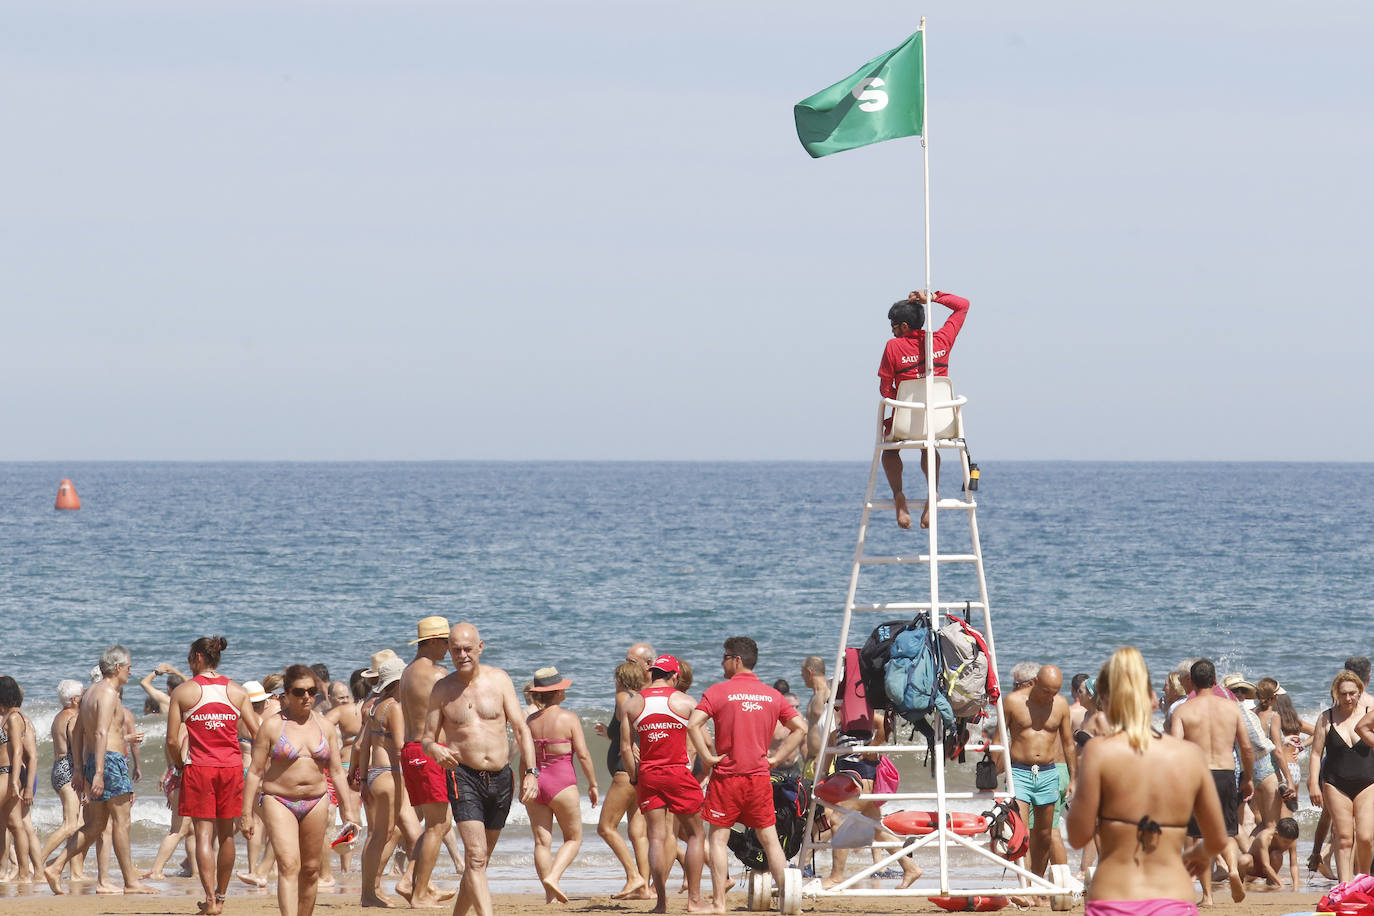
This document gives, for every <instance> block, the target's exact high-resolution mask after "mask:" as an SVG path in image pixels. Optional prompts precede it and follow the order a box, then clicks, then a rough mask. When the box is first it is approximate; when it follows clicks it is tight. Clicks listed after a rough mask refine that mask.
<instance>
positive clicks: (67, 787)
mask: <svg viewBox="0 0 1374 916" xmlns="http://www.w3.org/2000/svg"><path fill="white" fill-rule="evenodd" d="M84 692H85V688H84V687H82V686H81V682H80V681H73V680H65V681H62V682H61V683H59V684H58V685H57V700H58V702H59V703H61V704H62V709H61V710H60V711H59V712H58V713H57V715H55V716H53V720H52V733H51V734H52V755H53V762H52V790H53V791H54V792H56V793H57V797H58V798H59V799H61V801H62V823H61V824H59V825H58V827H57V829H56V830H54V831H53V832H52V833H51V834H50V835H49V836H48V839H47V841H46V842H45V843H44V844H43V851H42V852H41V853H40V856H39V857H40V858H41V859H42V860H43V861H44V862H46V861H48V856H50V855H52V853H53V851H54V850H56V849H57V847H59V846H61V845H62V844H63V843H65V842H67V840H68V839H70V838H71V836H72V834H74V833H76V831H77V829H78V828H80V826H81V798H80V796H78V795H77V794H76V790H75V789H73V788H72V729H73V728H75V727H76V707H77V705H78V704H79V703H80V702H81V695H82V694H83V693H84ZM72 864H73V865H76V864H77V861H76V860H75V859H72ZM76 871H77V873H78V874H79V873H80V869H79V868H78V869H76ZM144 877H147V876H146V875H145V876H144Z"/></svg>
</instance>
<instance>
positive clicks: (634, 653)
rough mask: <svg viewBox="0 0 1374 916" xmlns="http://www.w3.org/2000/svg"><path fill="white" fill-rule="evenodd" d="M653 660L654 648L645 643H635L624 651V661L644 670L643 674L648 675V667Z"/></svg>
mask: <svg viewBox="0 0 1374 916" xmlns="http://www.w3.org/2000/svg"><path fill="white" fill-rule="evenodd" d="M653 660H654V647H653V646H651V645H649V644H648V643H647V642H637V643H635V644H634V645H633V646H630V648H628V649H626V650H625V661H627V662H634V663H635V664H636V665H638V666H639V667H641V668H643V669H644V673H645V674H648V673H649V665H650V664H651V663H652V662H653Z"/></svg>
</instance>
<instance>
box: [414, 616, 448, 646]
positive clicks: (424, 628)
mask: <svg viewBox="0 0 1374 916" xmlns="http://www.w3.org/2000/svg"><path fill="white" fill-rule="evenodd" d="M415 631H416V632H417V633H418V634H419V635H418V636H416V637H415V638H414V639H412V640H411V641H410V642H409V643H408V645H412V646H413V645H415V644H416V643H417V642H424V641H425V640H426V639H448V618H447V617H426V618H425V619H424V620H421V621H420V622H419V623H418V624H416V625H415Z"/></svg>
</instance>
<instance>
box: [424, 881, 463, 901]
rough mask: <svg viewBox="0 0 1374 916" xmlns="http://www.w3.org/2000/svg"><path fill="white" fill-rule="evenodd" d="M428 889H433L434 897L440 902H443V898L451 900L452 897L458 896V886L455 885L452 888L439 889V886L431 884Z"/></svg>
mask: <svg viewBox="0 0 1374 916" xmlns="http://www.w3.org/2000/svg"><path fill="white" fill-rule="evenodd" d="M430 890H432V891H434V899H436V900H438V901H439V902H440V903H443V902H444V901H445V900H452V899H453V898H454V897H457V896H458V888H456V887H455V888H454V889H453V890H449V891H440V890H439V888H437V887H435V886H434V885H432V884H431V885H430Z"/></svg>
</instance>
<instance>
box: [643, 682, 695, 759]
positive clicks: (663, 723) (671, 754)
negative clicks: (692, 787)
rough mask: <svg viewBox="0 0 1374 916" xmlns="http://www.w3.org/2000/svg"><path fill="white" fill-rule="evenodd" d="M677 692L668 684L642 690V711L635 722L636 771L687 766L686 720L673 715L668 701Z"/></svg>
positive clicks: (675, 714)
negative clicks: (636, 739)
mask: <svg viewBox="0 0 1374 916" xmlns="http://www.w3.org/2000/svg"><path fill="white" fill-rule="evenodd" d="M676 692H677V688H676V687H673V686H672V685H671V684H663V685H662V686H659V687H654V686H649V687H645V688H644V689H643V690H641V691H640V692H639V695H640V696H642V697H643V698H644V711H643V712H641V713H640V714H639V717H638V718H636V719H635V731H637V732H638V733H639V769H640V770H641V771H643V770H646V769H653V768H654V767H664V766H679V767H685V766H687V720H686V719H684V718H683V717H682V716H679V715H678V714H677V713H675V712H673V710H672V707H670V706H669V705H668V698H669V697H670V696H672V695H673V694H674V693H676Z"/></svg>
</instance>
